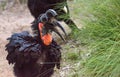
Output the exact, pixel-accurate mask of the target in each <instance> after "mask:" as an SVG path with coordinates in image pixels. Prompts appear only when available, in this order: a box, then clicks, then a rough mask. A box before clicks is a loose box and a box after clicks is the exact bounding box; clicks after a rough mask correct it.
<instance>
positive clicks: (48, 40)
mask: <svg viewBox="0 0 120 77" xmlns="http://www.w3.org/2000/svg"><path fill="white" fill-rule="evenodd" d="M43 26H44V24H43V23H39V31H40V38H41V39H42V41H43V43H44V44H45V45H50V43H51V42H52V35H51V34H50V33H47V34H45V35H43V34H42V30H43Z"/></svg>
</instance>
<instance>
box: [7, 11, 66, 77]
mask: <svg viewBox="0 0 120 77" xmlns="http://www.w3.org/2000/svg"><path fill="white" fill-rule="evenodd" d="M56 16H57V13H56V12H55V11H54V10H52V9H49V10H47V11H46V12H45V13H43V14H41V15H40V16H39V17H38V18H37V19H36V20H35V23H33V24H32V29H33V35H31V34H30V33H29V32H28V31H23V32H21V33H14V34H13V35H12V36H11V37H10V38H8V40H9V42H8V44H7V45H6V51H7V52H8V55H7V57H6V59H7V60H8V63H9V64H14V67H13V68H14V74H15V76H16V77H51V75H52V74H53V73H54V67H57V68H58V69H60V60H61V47H60V45H58V44H57V43H56V41H54V39H53V38H52V34H51V33H52V32H55V33H57V34H58V35H59V36H60V37H61V38H62V40H63V41H65V39H64V38H63V35H61V33H60V32H59V30H58V29H57V28H60V29H61V30H62V31H63V32H64V34H65V35H66V32H65V30H64V28H63V27H62V26H61V24H60V23H59V22H58V21H57V20H56Z"/></svg>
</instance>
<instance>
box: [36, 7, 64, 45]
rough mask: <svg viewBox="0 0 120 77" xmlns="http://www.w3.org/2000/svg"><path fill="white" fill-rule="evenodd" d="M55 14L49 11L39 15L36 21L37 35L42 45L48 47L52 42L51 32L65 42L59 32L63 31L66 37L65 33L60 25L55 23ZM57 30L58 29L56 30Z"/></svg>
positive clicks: (57, 22)
mask: <svg viewBox="0 0 120 77" xmlns="http://www.w3.org/2000/svg"><path fill="white" fill-rule="evenodd" d="M56 16H57V13H56V12H55V11H54V10H52V9H49V10H47V11H46V12H45V13H44V14H42V15H40V16H39V17H38V20H37V26H38V32H39V33H38V34H39V38H40V39H41V41H42V42H43V43H44V45H50V44H51V42H52V39H53V38H52V34H51V33H52V32H55V33H57V34H58V35H59V36H60V38H61V39H62V40H63V41H65V39H64V37H63V36H62V34H61V32H60V30H62V31H63V33H64V34H65V36H66V32H65V30H64V28H63V27H62V25H61V24H60V23H59V21H57V19H56ZM58 28H60V29H59V30H58Z"/></svg>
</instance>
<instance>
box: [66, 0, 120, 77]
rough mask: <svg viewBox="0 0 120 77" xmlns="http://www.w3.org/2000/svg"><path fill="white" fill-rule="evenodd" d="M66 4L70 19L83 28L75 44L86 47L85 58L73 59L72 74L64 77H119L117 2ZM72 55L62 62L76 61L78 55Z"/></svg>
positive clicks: (91, 0) (85, 0)
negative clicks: (73, 71)
mask: <svg viewBox="0 0 120 77" xmlns="http://www.w3.org/2000/svg"><path fill="white" fill-rule="evenodd" d="M69 4H70V7H71V16H72V17H73V18H76V19H78V20H79V21H80V22H78V23H82V24H83V25H84V27H83V28H82V29H81V30H80V33H78V36H79V37H77V38H76V40H77V41H78V42H79V43H80V45H84V46H87V48H88V49H87V50H86V51H85V53H84V54H86V55H87V54H89V56H87V57H85V58H77V61H78V62H77V63H76V62H75V63H74V64H77V65H75V66H74V65H73V67H74V69H75V73H73V74H72V72H71V74H72V75H68V76H66V77H120V12H119V11H120V1H119V0H75V1H74V2H70V3H69ZM76 49H77V50H78V51H79V46H76ZM78 51H77V53H78ZM69 52H70V51H69ZM72 52H73V54H72V53H70V54H69V53H68V54H67V55H66V56H68V58H66V60H69V59H71V58H72V59H73V60H74V58H75V59H76V57H77V56H78V55H77V54H75V51H74V50H73V51H72ZM83 52H84V51H83ZM71 54H72V55H71ZM81 54H82V53H81ZM84 56H85V55H84ZM69 57H70V58H69ZM71 63H72V61H71Z"/></svg>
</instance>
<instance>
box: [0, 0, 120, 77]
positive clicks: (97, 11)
mask: <svg viewBox="0 0 120 77" xmlns="http://www.w3.org/2000/svg"><path fill="white" fill-rule="evenodd" d="M24 3H26V0H20V1H19V0H8V1H7V0H0V9H1V10H0V11H1V12H3V11H4V10H7V9H10V8H11V7H14V6H15V5H16V4H17V5H21V6H24ZM68 5H69V8H70V14H71V18H72V19H73V20H74V21H75V23H76V24H77V25H78V27H79V28H80V31H79V32H77V33H75V34H74V35H71V36H70V37H71V38H70V39H68V43H67V44H62V48H63V52H62V68H61V70H60V75H61V76H62V77H120V1H119V0H68ZM27 12H28V11H27ZM0 14H1V13H0ZM0 25H2V24H0ZM81 26H82V28H81ZM0 27H1V26H0ZM19 27H21V26H19ZM18 29H19V28H18ZM0 36H1V35H0ZM0 38H1V37H0ZM3 46H4V45H3ZM1 48H2V46H1ZM0 52H1V51H0ZM4 52H5V51H4ZM4 54H5V53H4ZM2 55H3V54H2ZM0 58H2V57H0ZM0 60H2V61H3V60H5V59H0ZM5 63H6V62H5ZM6 66H8V65H6ZM1 67H2V68H1ZM0 68H1V69H0V71H2V70H3V69H4V68H3V64H1V65H0ZM7 68H8V67H7ZM8 71H11V70H8ZM0 73H4V71H2V72H0ZM57 74H58V73H57ZM0 75H1V74H0ZM8 76H9V75H8ZM0 77H7V76H0Z"/></svg>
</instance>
